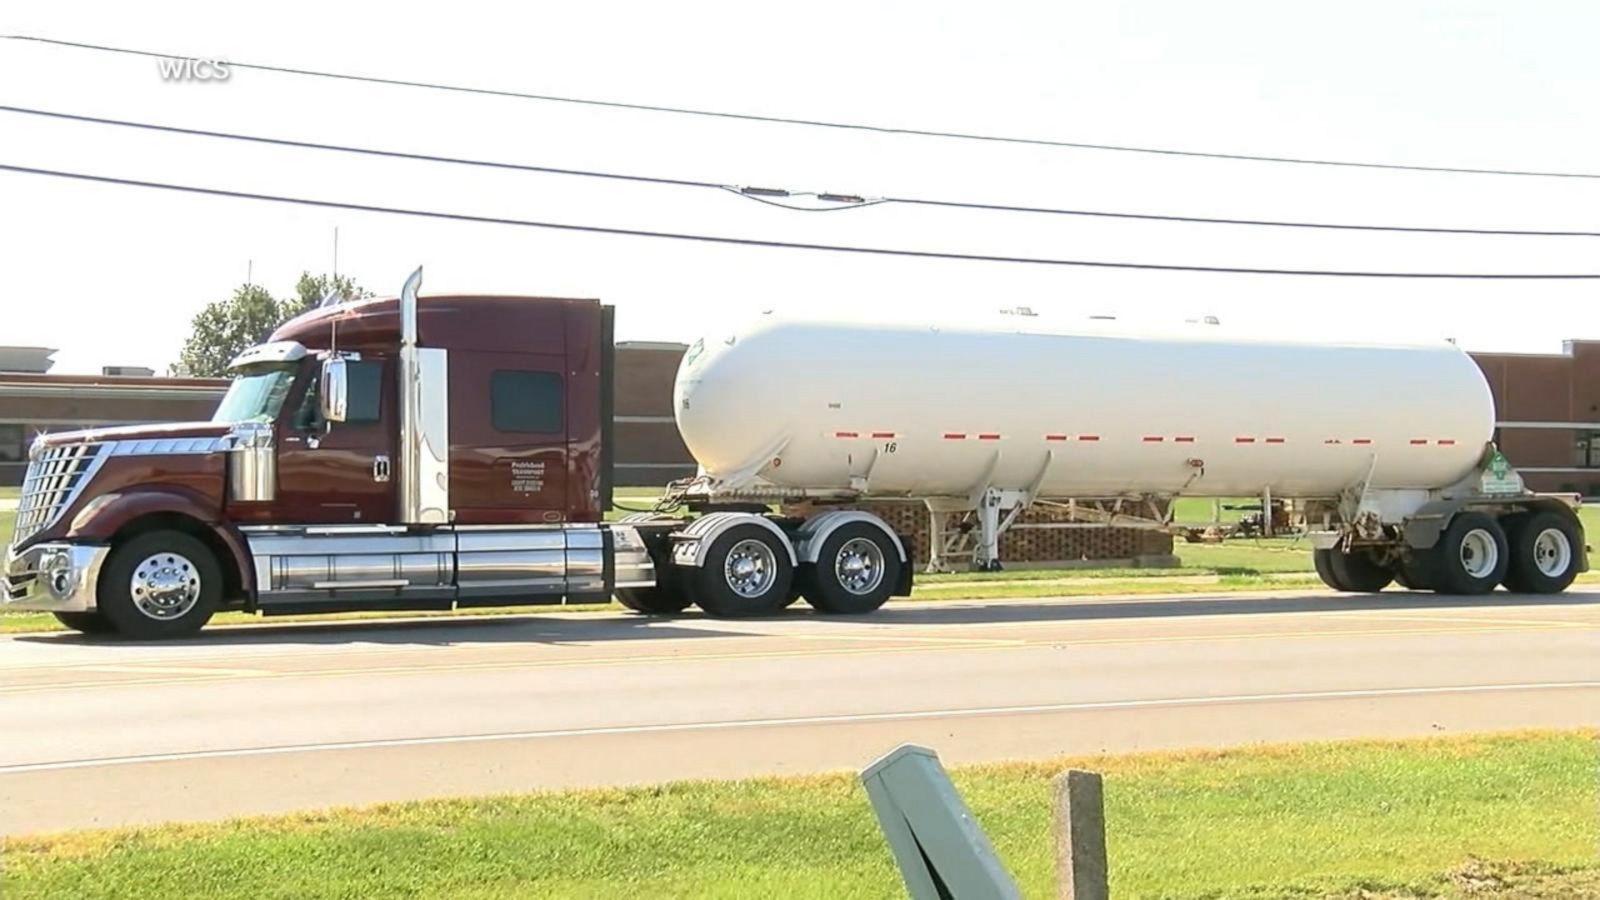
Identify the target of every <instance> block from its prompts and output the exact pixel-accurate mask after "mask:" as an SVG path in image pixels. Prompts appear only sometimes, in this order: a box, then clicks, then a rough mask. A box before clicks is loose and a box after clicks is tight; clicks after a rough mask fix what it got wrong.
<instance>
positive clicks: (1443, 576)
mask: <svg viewBox="0 0 1600 900" xmlns="http://www.w3.org/2000/svg"><path fill="white" fill-rule="evenodd" d="M1510 558H1511V552H1510V545H1509V544H1508V543H1507V542H1506V533H1505V530H1504V529H1502V528H1501V527H1500V523H1499V522H1496V521H1495V520H1494V517H1493V516H1490V515H1488V514H1486V513H1481V512H1463V513H1460V514H1458V515H1457V516H1456V517H1455V519H1454V520H1453V521H1451V523H1450V527H1449V528H1446V529H1445V530H1444V533H1443V534H1441V535H1439V542H1438V543H1436V544H1434V545H1433V547H1432V548H1431V549H1429V550H1427V551H1425V552H1419V553H1418V554H1417V559H1418V563H1419V568H1420V571H1421V574H1422V577H1423V579H1424V583H1426V584H1427V585H1428V587H1430V588H1432V589H1433V590H1435V591H1439V592H1441V593H1449V594H1469V595H1471V594H1487V593H1489V592H1490V591H1492V590H1494V589H1495V586H1496V585H1498V584H1500V582H1501V581H1503V580H1504V579H1505V576H1506V567H1507V565H1508V563H1509V562H1510Z"/></svg>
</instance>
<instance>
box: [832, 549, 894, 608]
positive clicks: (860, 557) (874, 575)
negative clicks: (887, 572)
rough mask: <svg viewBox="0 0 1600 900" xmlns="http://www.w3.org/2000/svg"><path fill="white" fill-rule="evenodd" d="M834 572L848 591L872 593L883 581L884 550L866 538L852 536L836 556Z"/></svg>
mask: <svg viewBox="0 0 1600 900" xmlns="http://www.w3.org/2000/svg"><path fill="white" fill-rule="evenodd" d="M833 574H834V577H835V578H837V579H838V580H839V585H840V587H843V588H844V589H845V590H846V591H848V592H850V593H852V594H856V595H861V594H870V593H872V592H873V591H875V590H877V589H878V585H880V584H882V583H883V550H882V549H881V548H880V547H879V546H878V545H877V544H876V543H875V542H873V541H870V540H867V539H866V538H851V539H850V540H848V541H845V542H844V546H843V547H840V548H839V553H838V555H836V556H835V557H834V560H833Z"/></svg>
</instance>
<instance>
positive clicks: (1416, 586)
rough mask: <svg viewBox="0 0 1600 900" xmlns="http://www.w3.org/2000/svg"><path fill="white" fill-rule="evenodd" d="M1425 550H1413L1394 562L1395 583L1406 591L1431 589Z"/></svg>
mask: <svg viewBox="0 0 1600 900" xmlns="http://www.w3.org/2000/svg"><path fill="white" fill-rule="evenodd" d="M1426 553H1427V551H1426V550H1413V551H1411V553H1410V555H1408V556H1405V557H1403V558H1402V559H1400V560H1399V561H1398V562H1396V563H1395V564H1394V580H1395V583H1396V584H1398V585H1400V586H1401V587H1403V588H1405V589H1406V590H1408V591H1431V590H1433V582H1432V581H1431V580H1430V578H1431V573H1430V572H1429V571H1428V567H1427V560H1426V559H1424V554H1426Z"/></svg>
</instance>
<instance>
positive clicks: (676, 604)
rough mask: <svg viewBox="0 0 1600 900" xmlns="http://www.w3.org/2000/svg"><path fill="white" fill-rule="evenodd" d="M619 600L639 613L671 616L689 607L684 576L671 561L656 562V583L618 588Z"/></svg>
mask: <svg viewBox="0 0 1600 900" xmlns="http://www.w3.org/2000/svg"><path fill="white" fill-rule="evenodd" d="M616 593H617V602H618V603H621V604H622V605H623V606H626V607H627V608H629V609H631V610H633V611H634V612H637V613H645V614H646V615H652V616H670V615H672V614H673V613H681V612H683V611H684V610H686V609H688V608H689V603H690V601H689V595H688V593H687V592H685V591H684V589H683V576H682V575H681V574H680V573H679V571H678V569H677V568H676V567H675V566H673V565H672V564H671V563H670V562H668V563H667V564H665V565H662V564H661V563H660V562H657V563H656V583H655V584H654V585H653V586H651V587H644V588H640V587H629V588H617V592H616Z"/></svg>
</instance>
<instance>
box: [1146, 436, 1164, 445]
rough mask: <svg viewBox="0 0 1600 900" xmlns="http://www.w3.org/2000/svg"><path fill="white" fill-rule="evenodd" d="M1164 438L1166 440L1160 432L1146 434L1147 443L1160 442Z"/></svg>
mask: <svg viewBox="0 0 1600 900" xmlns="http://www.w3.org/2000/svg"><path fill="white" fill-rule="evenodd" d="M1164 440H1166V438H1164V437H1162V436H1161V435H1159V434H1147V435H1145V436H1144V442H1145V443H1146V444H1159V443H1161V442H1162V441H1164Z"/></svg>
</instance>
